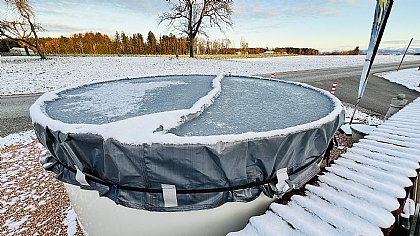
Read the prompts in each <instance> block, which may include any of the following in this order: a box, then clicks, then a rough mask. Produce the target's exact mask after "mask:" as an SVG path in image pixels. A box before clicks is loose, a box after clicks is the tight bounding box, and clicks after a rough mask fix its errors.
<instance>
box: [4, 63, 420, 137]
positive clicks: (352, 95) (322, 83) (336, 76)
mask: <svg viewBox="0 0 420 236" xmlns="http://www.w3.org/2000/svg"><path fill="white" fill-rule="evenodd" d="M397 66H398V65H397V64H396V63H391V64H379V65H375V66H374V67H373V69H372V71H371V74H375V73H379V72H385V71H393V70H396V68H397ZM418 66H420V60H419V61H415V62H405V63H404V64H403V66H402V67H401V68H402V69H405V68H414V67H418ZM361 71H362V66H353V67H343V68H328V69H318V70H307V71H292V72H283V73H276V75H275V78H277V79H282V80H289V81H298V82H303V83H307V84H310V85H313V86H315V87H318V88H322V89H325V90H327V91H329V90H330V89H331V86H332V84H333V81H337V91H336V93H335V95H336V96H337V97H338V98H339V99H340V100H341V101H343V102H345V103H350V104H355V102H356V97H357V90H358V86H359V78H360V74H361ZM262 76H266V77H270V76H271V75H262ZM399 93H404V94H406V96H407V99H408V100H409V101H412V100H413V99H415V98H417V97H419V96H420V93H418V92H416V91H413V90H410V89H407V88H406V87H404V86H402V85H399V84H395V83H392V82H389V81H387V80H385V79H382V78H379V77H377V76H374V75H371V76H370V77H369V83H368V85H367V88H366V92H365V95H364V97H363V99H362V101H361V103H360V107H362V108H364V109H365V110H367V111H370V112H371V113H376V114H378V115H380V116H384V115H385V114H386V112H387V110H388V107H389V102H390V101H391V98H392V97H395V96H396V95H397V94H399ZM39 96H40V94H30V95H18V96H0V137H4V136H6V135H8V134H11V133H16V132H20V131H24V130H30V129H32V124H31V119H30V117H29V107H30V106H31V105H32V103H34V102H35V100H36V99H37V98H38V97H39Z"/></svg>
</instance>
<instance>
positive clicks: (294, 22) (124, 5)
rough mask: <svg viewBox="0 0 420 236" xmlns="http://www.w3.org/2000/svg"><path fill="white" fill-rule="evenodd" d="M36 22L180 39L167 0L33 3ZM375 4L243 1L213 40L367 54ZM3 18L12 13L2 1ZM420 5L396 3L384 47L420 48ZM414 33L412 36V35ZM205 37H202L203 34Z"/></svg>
mask: <svg viewBox="0 0 420 236" xmlns="http://www.w3.org/2000/svg"><path fill="white" fill-rule="evenodd" d="M30 3H31V4H32V6H33V8H34V11H35V15H36V20H37V21H38V22H39V23H40V24H41V25H43V26H44V28H45V29H46V31H45V32H41V33H40V37H60V36H66V37H68V36H71V35H72V34H74V33H86V32H100V33H103V34H107V35H110V36H113V35H114V34H115V32H116V31H118V32H122V31H123V32H125V33H126V34H127V35H132V34H134V33H141V34H143V35H146V34H147V32H149V31H152V32H153V33H155V35H157V36H158V35H165V34H166V35H169V34H170V33H172V34H174V35H176V36H177V37H179V36H181V35H180V34H179V33H178V32H176V31H174V30H171V29H170V28H168V26H167V25H166V24H161V25H158V15H159V14H161V13H163V12H164V11H166V10H167V9H168V7H167V4H166V1H164V0H152V1H144V0H143V1H135V0H126V1H117V0H110V1H98V0H92V1H89V2H88V3H82V1H80V0H57V1H54V0H38V1H30ZM375 5H376V1H374V0H371V1H366V0H315V1H309V0H303V1H299V2H296V1H293V0H268V1H259V2H258V3H255V2H254V1H251V0H239V1H235V2H234V4H233V14H232V20H233V23H234V26H233V28H231V29H229V28H226V29H225V33H222V32H218V31H217V30H216V29H213V28H212V29H208V30H207V32H208V35H209V39H210V40H216V39H224V38H228V39H230V40H231V41H232V47H235V48H237V47H239V44H240V41H241V40H245V41H246V42H248V44H249V47H250V48H257V47H260V48H266V47H268V48H275V47H296V48H314V49H317V50H319V51H320V52H327V51H341V50H352V49H354V48H356V47H357V46H358V47H360V49H361V50H365V49H366V48H367V47H368V44H369V38H370V31H371V27H372V22H373V15H374V8H375ZM0 6H1V8H0V14H2V15H3V14H4V15H9V16H10V12H8V9H6V8H5V7H4V3H2V4H1V5H0ZM419 8H420V1H415V0H405V1H398V0H397V1H395V2H394V6H393V9H392V11H391V15H390V18H389V21H388V24H387V28H386V29H385V33H384V36H383V39H382V42H381V45H380V48H381V49H389V48H405V47H407V45H408V42H409V41H410V39H411V37H413V38H414V40H413V43H412V45H411V48H420V32H418V31H417V32H414V30H412V29H415V27H416V22H419V21H420V16H419V15H418V14H417V13H416V10H417V9H419ZM411 31H413V32H411ZM200 37H202V36H200Z"/></svg>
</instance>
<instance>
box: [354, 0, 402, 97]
mask: <svg viewBox="0 0 420 236" xmlns="http://www.w3.org/2000/svg"><path fill="white" fill-rule="evenodd" d="M393 3H394V0H377V3H376V9H375V18H374V20H373V26H372V32H371V36H370V43H369V48H368V50H367V55H366V60H365V64H364V66H363V71H362V75H361V76H360V82H359V93H358V95H357V98H358V99H360V98H362V96H363V94H364V92H365V89H366V85H367V81H368V76H369V72H370V69H371V67H372V64H373V60H374V59H375V56H376V53H377V51H378V48H379V43H380V42H381V38H382V35H383V33H384V30H385V25H386V22H387V20H388V17H389V14H390V12H391V8H392V4H393Z"/></svg>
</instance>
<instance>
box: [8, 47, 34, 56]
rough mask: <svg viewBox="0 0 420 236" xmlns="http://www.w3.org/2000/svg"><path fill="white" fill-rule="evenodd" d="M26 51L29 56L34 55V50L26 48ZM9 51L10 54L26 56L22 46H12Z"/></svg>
mask: <svg viewBox="0 0 420 236" xmlns="http://www.w3.org/2000/svg"><path fill="white" fill-rule="evenodd" d="M28 51H29V55H30V56H33V55H35V53H34V51H32V50H31V49H28ZM9 53H10V55H12V56H26V51H25V49H24V48H18V47H14V48H11V49H10V51H9Z"/></svg>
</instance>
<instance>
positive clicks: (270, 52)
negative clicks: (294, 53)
mask: <svg viewBox="0 0 420 236" xmlns="http://www.w3.org/2000/svg"><path fill="white" fill-rule="evenodd" d="M262 54H266V55H271V54H274V51H265V52H263V53H262Z"/></svg>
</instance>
